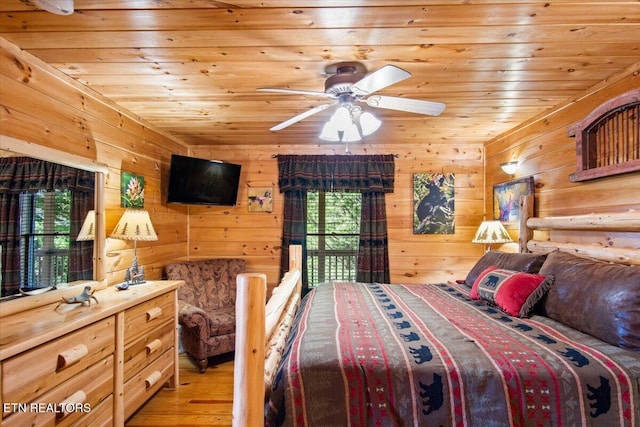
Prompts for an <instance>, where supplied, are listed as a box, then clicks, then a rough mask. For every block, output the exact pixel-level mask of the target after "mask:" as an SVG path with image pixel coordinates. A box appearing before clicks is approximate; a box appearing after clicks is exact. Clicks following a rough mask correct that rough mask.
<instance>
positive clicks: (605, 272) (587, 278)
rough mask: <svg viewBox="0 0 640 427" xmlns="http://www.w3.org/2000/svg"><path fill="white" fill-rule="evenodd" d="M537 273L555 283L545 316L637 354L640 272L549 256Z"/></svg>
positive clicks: (545, 303)
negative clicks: (551, 278) (546, 276)
mask: <svg viewBox="0 0 640 427" xmlns="http://www.w3.org/2000/svg"><path fill="white" fill-rule="evenodd" d="M540 274H544V275H554V276H555V283H554V285H553V286H552V287H551V288H550V289H549V291H548V292H547V295H546V296H545V297H544V298H543V299H542V305H541V309H542V312H543V314H545V315H546V316H547V317H550V318H552V319H554V320H557V321H559V322H562V323H564V324H566V325H568V326H571V327H573V328H575V329H578V330H580V331H582V332H584V333H587V334H589V335H592V336H594V337H596V338H599V339H601V340H602V341H605V342H608V343H610V344H613V345H616V346H618V347H623V348H628V349H631V350H635V351H640V267H634V266H627V265H621V264H611V263H608V262H603V261H598V260H594V259H591V258H584V257H578V256H575V255H573V254H570V253H566V252H552V253H551V254H549V256H548V257H547V260H546V261H545V263H544V265H543V266H542V268H541V269H540Z"/></svg>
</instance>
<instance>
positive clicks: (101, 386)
mask: <svg viewBox="0 0 640 427" xmlns="http://www.w3.org/2000/svg"><path fill="white" fill-rule="evenodd" d="M112 396H113V355H111V356H108V357H107V358H105V359H104V360H101V361H100V362H98V363H96V364H94V365H93V366H91V367H89V368H88V369H86V370H84V371H83V372H81V373H79V374H78V375H76V376H74V377H73V378H71V379H70V380H68V381H66V382H64V383H62V384H60V385H59V386H58V387H56V388H54V389H53V390H51V391H49V392H47V393H45V394H43V395H41V396H39V397H37V398H36V399H35V401H32V402H30V403H29V404H27V405H25V407H24V411H23V410H22V409H21V410H16V412H15V413H13V414H11V415H10V416H8V417H7V418H5V419H3V420H2V425H3V426H6V427H13V426H16V427H19V426H56V427H62V426H69V425H72V424H74V423H75V422H79V421H80V420H82V419H85V420H86V421H87V422H88V421H89V420H92V419H93V417H94V416H98V415H100V413H99V412H97V413H94V412H93V411H94V409H99V408H102V406H103V405H105V404H106V405H107V406H108V407H107V408H102V411H107V412H109V413H110V414H111V413H113V406H112V405H109V404H108V403H106V401H107V400H109V399H110V398H111V397H112ZM111 401H112V399H111ZM102 417H104V415H102ZM86 425H89V424H86ZM90 425H94V424H93V423H90Z"/></svg>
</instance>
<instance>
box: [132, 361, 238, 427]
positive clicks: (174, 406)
mask: <svg viewBox="0 0 640 427" xmlns="http://www.w3.org/2000/svg"><path fill="white" fill-rule="evenodd" d="M232 400H233V353H232V354H230V355H224V356H220V357H215V358H211V359H209V368H208V369H207V372H205V373H204V374H201V373H200V372H199V371H198V368H196V366H195V365H194V364H193V362H192V361H191V360H190V359H189V358H188V357H187V356H186V355H184V354H181V355H180V386H179V387H178V389H177V390H160V391H159V392H158V393H157V394H156V395H155V396H153V397H152V398H151V399H150V400H149V401H147V403H146V404H145V405H144V406H143V407H142V408H140V409H139V410H138V412H136V413H135V414H134V415H133V416H132V417H131V418H129V420H128V421H127V422H126V423H125V426H126V427H139V426H147V427H148V426H156V427H160V426H180V427H188V426H210V427H221V426H225V427H226V426H230V425H231V407H232Z"/></svg>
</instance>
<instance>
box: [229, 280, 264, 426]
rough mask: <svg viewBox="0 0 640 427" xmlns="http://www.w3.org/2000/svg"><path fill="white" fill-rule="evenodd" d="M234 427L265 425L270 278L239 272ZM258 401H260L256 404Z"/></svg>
mask: <svg viewBox="0 0 640 427" xmlns="http://www.w3.org/2000/svg"><path fill="white" fill-rule="evenodd" d="M236 285H237V287H236V294H237V297H236V353H235V360H234V371H235V372H237V373H240V374H239V375H238V374H234V376H233V388H234V398H233V427H249V426H260V425H264V413H263V402H264V371H263V367H264V351H265V349H264V329H265V302H266V297H267V277H266V276H265V275H264V274H259V273H243V274H239V275H238V278H237V283H236ZM256 402H259V404H257V405H256Z"/></svg>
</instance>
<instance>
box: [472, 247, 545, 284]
mask: <svg viewBox="0 0 640 427" xmlns="http://www.w3.org/2000/svg"><path fill="white" fill-rule="evenodd" d="M546 258H547V254H521V253H510V252H500V251H489V252H487V253H485V254H484V255H483V256H482V258H480V259H479V260H478V262H477V263H476V265H474V266H473V268H472V269H471V270H470V271H469V273H468V274H467V278H466V279H465V280H464V283H465V285H467V286H468V287H472V286H473V284H474V283H475V281H476V279H477V278H478V276H479V275H480V273H482V272H483V271H485V270H486V269H487V268H489V267H491V266H492V265H495V266H496V267H498V268H504V269H507V270H514V271H520V272H523V273H532V274H536V273H538V271H540V267H542V263H544V260H545V259H546Z"/></svg>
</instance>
